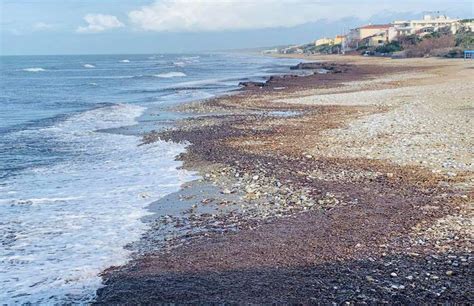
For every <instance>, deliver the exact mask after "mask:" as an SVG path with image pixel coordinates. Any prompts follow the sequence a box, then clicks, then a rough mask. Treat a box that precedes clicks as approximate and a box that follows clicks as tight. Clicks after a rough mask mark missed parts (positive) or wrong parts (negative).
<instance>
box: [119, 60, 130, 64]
mask: <svg viewBox="0 0 474 306" xmlns="http://www.w3.org/2000/svg"><path fill="white" fill-rule="evenodd" d="M119 62H120V63H130V60H128V59H124V60H121V61H119Z"/></svg>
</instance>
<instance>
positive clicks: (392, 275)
mask: <svg viewBox="0 0 474 306" xmlns="http://www.w3.org/2000/svg"><path fill="white" fill-rule="evenodd" d="M390 276H391V277H397V276H398V275H397V273H395V272H392V273H390Z"/></svg>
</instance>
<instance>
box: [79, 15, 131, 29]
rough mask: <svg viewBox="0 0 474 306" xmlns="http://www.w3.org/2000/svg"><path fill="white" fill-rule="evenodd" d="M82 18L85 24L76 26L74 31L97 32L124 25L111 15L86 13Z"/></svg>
mask: <svg viewBox="0 0 474 306" xmlns="http://www.w3.org/2000/svg"><path fill="white" fill-rule="evenodd" d="M84 20H85V21H86V22H87V26H85V27H78V28H77V30H76V32H78V33H98V32H103V31H106V30H111V29H115V28H120V27H123V26H124V24H123V23H122V22H120V20H118V18H117V17H115V16H112V15H103V14H87V15H86V16H84Z"/></svg>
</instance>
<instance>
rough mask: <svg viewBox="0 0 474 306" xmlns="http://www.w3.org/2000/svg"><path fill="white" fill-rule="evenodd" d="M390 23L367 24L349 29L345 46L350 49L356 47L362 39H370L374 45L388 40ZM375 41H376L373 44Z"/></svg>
mask: <svg viewBox="0 0 474 306" xmlns="http://www.w3.org/2000/svg"><path fill="white" fill-rule="evenodd" d="M391 27H392V25H391V24H369V25H366V26H363V27H360V28H355V29H352V30H350V32H349V34H348V35H347V44H346V46H347V47H348V48H350V49H356V48H358V47H359V46H360V43H361V42H362V41H367V40H368V41H370V42H371V43H374V45H378V44H383V43H385V42H388V41H389V36H390V35H389V34H390V33H389V32H390V31H389V30H390V28H391ZM375 42H377V43H376V44H375Z"/></svg>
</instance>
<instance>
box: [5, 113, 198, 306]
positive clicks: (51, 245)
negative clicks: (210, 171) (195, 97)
mask: <svg viewBox="0 0 474 306" xmlns="http://www.w3.org/2000/svg"><path fill="white" fill-rule="evenodd" d="M144 110H145V108H143V107H140V106H136V105H126V104H118V105H112V106H105V107H101V108H97V109H93V110H89V111H85V112H82V113H78V114H75V115H73V116H70V117H69V118H67V119H66V120H63V121H61V122H58V123H56V124H54V125H53V126H50V127H46V128H40V129H31V130H27V131H25V130H23V131H18V133H19V134H18V135H17V136H19V137H26V136H28V135H29V136H34V137H37V138H39V139H55V140H57V141H58V143H60V144H61V150H71V151H74V152H75V154H76V155H77V157H75V158H73V159H71V160H67V161H64V162H60V163H57V164H53V165H48V166H41V167H36V168H35V169H34V170H33V169H29V170H26V171H24V172H23V173H21V176H19V177H17V178H15V179H10V180H7V181H6V182H5V184H4V186H3V187H4V188H3V189H2V192H0V204H7V205H0V216H2V218H0V219H1V220H0V221H1V222H0V233H2V232H3V233H5V232H12V233H13V235H14V236H13V237H14V239H10V240H9V241H8V243H9V244H8V245H6V246H4V247H3V248H0V257H2V261H3V265H2V273H0V283H2V285H3V287H2V288H3V289H5V290H0V300H1V301H2V302H4V303H6V304H25V303H32V304H45V303H46V304H74V303H75V302H76V303H77V302H78V301H80V303H83V304H87V303H88V302H90V301H91V300H92V299H93V298H94V294H95V291H96V290H97V288H98V287H100V285H101V278H100V276H99V275H98V274H99V273H100V272H101V271H102V270H104V269H106V268H107V267H109V266H111V265H121V264H123V263H125V262H126V261H127V259H128V256H129V254H130V252H129V251H127V250H125V249H124V248H123V246H124V245H126V244H127V243H130V242H132V241H136V240H138V239H139V238H140V235H141V234H142V233H143V231H144V230H145V229H146V225H145V224H144V223H143V222H141V221H140V220H141V218H142V217H143V216H144V215H146V214H148V212H147V211H146V210H145V207H146V206H147V205H148V204H149V203H150V202H152V201H155V200H157V199H159V198H161V197H163V196H165V195H167V194H169V193H172V192H175V191H177V190H179V188H180V186H181V184H183V183H184V182H187V181H189V180H192V179H195V178H196V177H195V176H194V174H193V173H189V172H187V171H185V170H177V168H178V167H180V166H181V163H180V162H178V161H176V160H175V156H176V155H178V154H180V153H182V152H184V150H185V146H186V145H185V144H177V143H165V142H163V141H159V142H156V143H153V144H150V145H142V146H139V144H140V143H141V139H140V137H137V136H130V135H120V134H110V133H102V132H96V131H97V130H100V129H106V128H115V127H121V126H125V125H133V124H136V123H137V118H138V117H139V116H140V115H141V114H143V111H144ZM144 195H146V197H145V196H144ZM12 204H13V205H12ZM124 237H125V238H124ZM51 254H54V259H52V257H51Z"/></svg>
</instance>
